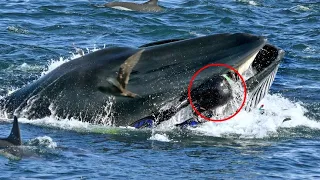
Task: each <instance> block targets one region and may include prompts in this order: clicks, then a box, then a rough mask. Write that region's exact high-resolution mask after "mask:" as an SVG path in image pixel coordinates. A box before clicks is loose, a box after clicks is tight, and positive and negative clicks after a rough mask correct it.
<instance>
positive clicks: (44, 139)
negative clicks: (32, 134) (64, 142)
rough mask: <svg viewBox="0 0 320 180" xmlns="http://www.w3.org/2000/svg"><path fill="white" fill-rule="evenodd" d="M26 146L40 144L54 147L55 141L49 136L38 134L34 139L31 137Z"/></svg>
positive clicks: (55, 145)
mask: <svg viewBox="0 0 320 180" xmlns="http://www.w3.org/2000/svg"><path fill="white" fill-rule="evenodd" d="M27 145H28V146H42V147H47V148H52V149H54V148H56V147H57V143H56V142H54V141H53V140H52V138H51V137H49V136H40V137H36V138H34V139H31V140H29V141H28V142H27Z"/></svg>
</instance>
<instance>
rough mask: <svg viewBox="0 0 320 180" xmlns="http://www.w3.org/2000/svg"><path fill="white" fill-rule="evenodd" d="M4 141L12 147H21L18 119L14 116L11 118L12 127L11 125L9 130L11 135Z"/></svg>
mask: <svg viewBox="0 0 320 180" xmlns="http://www.w3.org/2000/svg"><path fill="white" fill-rule="evenodd" d="M6 140H7V141H9V142H10V143H12V144H14V145H21V144H22V143H21V135H20V128H19V123H18V118H17V117H16V116H14V118H13V125H12V129H11V133H10V135H9V136H8V138H7V139H6Z"/></svg>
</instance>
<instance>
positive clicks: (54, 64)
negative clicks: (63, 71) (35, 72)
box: [41, 45, 105, 76]
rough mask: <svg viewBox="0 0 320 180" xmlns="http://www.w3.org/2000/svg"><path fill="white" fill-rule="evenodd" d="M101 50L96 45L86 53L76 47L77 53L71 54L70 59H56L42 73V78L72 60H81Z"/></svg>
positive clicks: (87, 49)
mask: <svg viewBox="0 0 320 180" xmlns="http://www.w3.org/2000/svg"><path fill="white" fill-rule="evenodd" d="M104 48H105V45H104ZM99 49H100V48H97V47H96V45H94V46H93V48H91V49H89V48H86V51H85V50H82V49H80V48H76V47H75V52H70V53H71V56H70V57H68V58H64V57H60V58H59V59H57V60H55V59H52V60H50V61H49V63H48V66H47V68H45V69H44V70H43V72H42V73H41V76H43V75H45V74H48V73H49V72H51V71H52V70H54V69H56V68H57V67H59V66H61V65H62V64H64V63H66V62H69V61H71V60H74V59H76V58H79V57H81V56H83V55H85V54H88V53H91V52H95V51H97V50H99Z"/></svg>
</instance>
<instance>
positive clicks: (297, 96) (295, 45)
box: [0, 0, 320, 179]
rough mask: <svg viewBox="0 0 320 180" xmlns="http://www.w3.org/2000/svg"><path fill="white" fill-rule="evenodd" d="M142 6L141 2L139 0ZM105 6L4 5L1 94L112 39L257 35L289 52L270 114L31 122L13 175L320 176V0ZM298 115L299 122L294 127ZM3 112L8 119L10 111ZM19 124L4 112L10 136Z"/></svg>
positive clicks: (2, 160)
mask: <svg viewBox="0 0 320 180" xmlns="http://www.w3.org/2000/svg"><path fill="white" fill-rule="evenodd" d="M137 2H141V1H137ZM90 3H94V4H102V3H104V1H101V2H100V1H93V0H92V1H90V2H89V1H86V0H83V1H81V0H78V1H75V0H70V1H53V0H51V1H49V0H43V1H31V0H11V1H0V12H1V13H0V96H2V97H3V96H5V95H7V94H8V93H10V92H12V91H13V90H16V89H19V88H21V87H22V86H24V85H26V84H28V83H30V82H32V81H34V80H36V79H38V78H39V77H40V76H41V75H42V74H45V73H47V72H49V71H50V70H52V69H54V68H56V67H57V66H58V65H60V64H62V63H64V62H66V61H69V60H71V59H74V58H75V57H78V56H79V54H77V52H76V50H75V48H74V47H77V48H81V49H83V50H84V51H85V53H88V52H89V51H94V50H96V49H101V48H104V47H109V46H117V45H119V46H131V47H137V46H140V45H142V44H145V43H150V42H152V41H159V40H164V39H173V38H190V37H198V36H203V35H209V34H215V33H225V32H230V33H231V32H232V33H233V32H246V33H252V34H256V35H263V36H266V37H267V38H268V41H269V42H270V43H272V44H274V45H276V46H278V47H280V48H282V49H284V50H285V51H286V55H285V57H284V59H283V61H282V63H281V65H280V68H279V71H278V74H277V76H276V79H275V81H274V83H273V85H272V87H271V90H270V93H269V94H268V95H267V97H266V98H265V99H264V100H263V102H261V104H264V105H265V110H266V113H265V114H264V115H261V114H260V113H259V112H258V110H257V111H253V112H250V113H247V112H240V113H239V115H237V116H236V117H235V118H233V119H232V120H230V121H227V122H223V123H209V122H208V123H205V124H204V125H202V126H200V127H198V128H195V129H188V130H185V131H181V130H178V129H174V128H172V124H173V123H174V122H175V121H178V120H179V119H181V118H182V117H183V113H179V114H178V115H177V116H175V117H174V118H173V120H172V121H171V122H167V123H164V124H163V125H161V126H159V127H158V128H156V129H152V130H134V129H128V128H114V127H108V126H99V125H92V124H88V123H83V122H79V121H77V120H70V121H69V120H61V121H57V120H56V119H54V118H52V117H46V118H43V119H37V120H34V121H30V120H27V119H23V118H21V119H20V128H21V133H22V138H23V141H24V145H23V146H22V147H21V148H22V149H23V152H24V153H23V154H22V156H21V157H20V156H19V158H16V157H11V156H10V155H8V153H6V150H1V151H0V154H1V155H2V156H0V171H1V174H0V178H1V179H27V178H31V179H32V178H35V179H38V178H39V179H40V178H41V179H258V178H263V179H319V178H320V168H319V167H320V155H319V154H320V142H319V141H320V55H319V54H320V2H319V1H318V0H310V1H307V0H288V1H275V0H270V1H260V0H224V1H222V0H216V1H210V0H199V1H191V0H170V1H169V0H162V1H160V5H161V6H164V7H165V8H166V11H164V12H162V13H156V14H152V13H137V12H127V11H119V10H113V9H107V8H97V7H94V6H92V5H90ZM286 117H290V118H291V119H292V120H291V121H286V122H282V120H283V119H284V118H286ZM2 118H3V117H2ZM11 122H12V121H11V120H8V119H1V121H0V137H5V136H7V135H8V134H9V133H10V129H11Z"/></svg>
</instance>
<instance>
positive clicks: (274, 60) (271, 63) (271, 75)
mask: <svg viewBox="0 0 320 180" xmlns="http://www.w3.org/2000/svg"><path fill="white" fill-rule="evenodd" d="M283 55H284V51H283V50H281V49H278V48H277V47H275V46H272V45H270V44H266V45H264V46H263V48H262V49H260V50H259V51H258V52H257V53H254V54H253V55H252V56H248V58H247V59H246V60H245V61H243V62H244V63H243V64H241V65H240V66H238V67H237V70H238V72H239V74H241V75H242V77H243V79H244V80H245V83H246V86H247V92H246V93H247V98H246V101H245V107H244V109H245V110H246V111H251V110H252V109H253V108H255V107H256V106H257V105H258V104H259V102H260V101H261V100H262V99H263V98H264V97H265V96H266V94H267V92H268V91H269V89H270V87H271V85H272V83H273V81H274V79H275V75H276V73H277V70H278V67H279V63H280V60H281V59H282V57H283ZM222 77H225V79H226V80H228V82H229V83H231V84H233V85H232V86H228V87H229V88H230V89H228V91H229V94H228V95H226V94H224V93H223V91H220V92H221V94H219V93H216V92H215V91H214V90H216V89H220V88H223V87H224V86H225V83H224V82H225V80H224V79H223V78H221V76H218V77H215V78H214V79H213V80H212V79H211V81H212V82H214V83H212V82H211V83H210V84H206V85H207V86H209V87H210V86H214V87H210V89H209V88H207V89H205V90H203V89H200V90H199V88H196V89H194V90H193V93H194V94H196V93H197V92H200V91H203V92H205V93H203V92H201V94H199V93H198V94H196V95H197V96H198V97H199V98H193V97H192V101H193V100H194V103H197V106H198V107H201V108H202V109H197V111H198V113H199V112H200V113H201V112H204V114H202V115H204V116H206V117H208V116H210V117H208V118H211V117H212V116H215V118H213V119H224V118H226V117H229V116H230V115H232V114H233V113H235V111H236V110H239V107H240V105H241V102H242V101H243V98H244V97H243V87H240V86H241V85H240V84H241V80H240V78H239V77H238V76H237V74H236V73H235V72H233V71H232V70H230V71H229V72H227V73H226V74H223V75H222ZM217 81H218V82H217ZM235 83H237V84H238V85H239V86H235V85H234V84H235ZM202 86H203V85H202ZM213 89H214V90H213ZM224 89H225V88H224ZM239 89H242V92H241V93H239V92H237V93H238V94H237V93H235V91H238V90H239ZM231 91H233V93H232V94H231V93H230V92H231ZM213 93H214V96H212V94H213ZM206 94H208V95H206ZM196 95H194V97H196ZM200 96H205V97H200ZM210 98H211V99H210ZM208 102H211V104H209V103H208Z"/></svg>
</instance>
